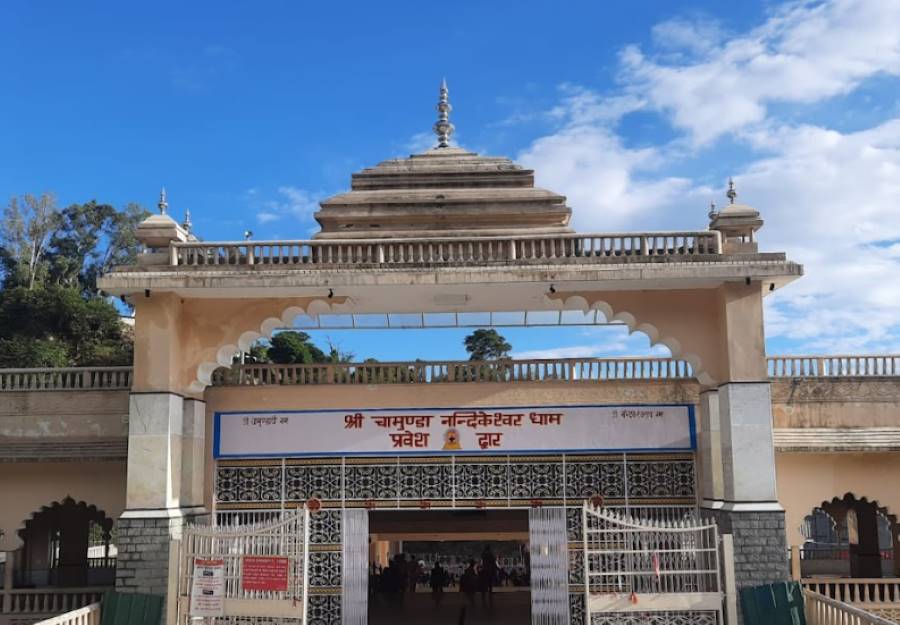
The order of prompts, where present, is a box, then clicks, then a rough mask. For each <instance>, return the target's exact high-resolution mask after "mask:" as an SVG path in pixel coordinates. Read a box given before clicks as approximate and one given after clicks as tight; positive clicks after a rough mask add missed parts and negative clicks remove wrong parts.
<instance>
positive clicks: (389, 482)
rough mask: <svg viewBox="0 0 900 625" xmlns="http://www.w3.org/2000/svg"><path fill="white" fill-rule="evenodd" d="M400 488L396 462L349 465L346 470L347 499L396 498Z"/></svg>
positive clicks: (345, 492) (345, 496) (345, 494)
mask: <svg viewBox="0 0 900 625" xmlns="http://www.w3.org/2000/svg"><path fill="white" fill-rule="evenodd" d="M399 488H400V484H399V482H398V479H397V465H396V464H381V465H378V464H376V465H348V466H347V467H346V468H345V470H344V498H345V499H395V498H396V497H397V493H398V492H399Z"/></svg>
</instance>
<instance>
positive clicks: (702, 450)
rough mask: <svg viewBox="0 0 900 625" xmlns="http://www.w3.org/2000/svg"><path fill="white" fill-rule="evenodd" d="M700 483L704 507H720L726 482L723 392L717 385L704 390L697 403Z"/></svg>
mask: <svg viewBox="0 0 900 625" xmlns="http://www.w3.org/2000/svg"><path fill="white" fill-rule="evenodd" d="M697 412H698V415H697V418H698V421H699V425H700V427H699V428H698V429H697V465H698V479H697V486H698V489H699V492H700V500H701V501H702V502H703V505H704V507H707V508H720V507H721V506H722V500H723V499H724V491H723V486H722V447H721V432H720V430H719V393H718V390H717V389H706V390H703V391H701V392H700V401H699V403H698V406H697Z"/></svg>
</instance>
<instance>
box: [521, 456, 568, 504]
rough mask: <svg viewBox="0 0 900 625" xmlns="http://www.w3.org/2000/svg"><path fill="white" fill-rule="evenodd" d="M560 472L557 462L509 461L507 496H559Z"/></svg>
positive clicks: (560, 486)
mask: <svg viewBox="0 0 900 625" xmlns="http://www.w3.org/2000/svg"><path fill="white" fill-rule="evenodd" d="M562 473H563V471H562V464H559V463H552V464H551V463H549V462H540V463H534V464H532V463H522V464H519V463H511V464H510V465H509V491H510V492H509V496H510V497H512V498H513V499H533V498H552V497H560V496H561V495H562V493H561V492H560V491H561V490H562V484H563V474H562Z"/></svg>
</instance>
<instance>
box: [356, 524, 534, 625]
mask: <svg viewBox="0 0 900 625" xmlns="http://www.w3.org/2000/svg"><path fill="white" fill-rule="evenodd" d="M528 536H529V534H528V511H527V510H452V511H451V510H447V511H419V510H417V511H374V512H372V513H371V514H370V517H369V573H370V578H369V582H370V583H369V624H370V625H401V624H409V625H413V624H415V625H419V624H421V623H429V625H445V624H446V625H451V624H452V625H456V624H457V623H460V622H462V621H464V622H465V623H466V625H481V624H488V623H490V624H496V625H505V624H507V623H508V624H515V625H521V624H522V623H529V622H531V593H530V579H531V568H530V562H529V555H528Z"/></svg>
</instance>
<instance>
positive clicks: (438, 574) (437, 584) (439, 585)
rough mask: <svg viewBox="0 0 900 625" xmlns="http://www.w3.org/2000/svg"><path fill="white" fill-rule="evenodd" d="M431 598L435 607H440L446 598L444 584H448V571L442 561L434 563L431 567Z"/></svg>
mask: <svg viewBox="0 0 900 625" xmlns="http://www.w3.org/2000/svg"><path fill="white" fill-rule="evenodd" d="M429 581H430V583H431V598H432V599H433V600H434V607H436V608H439V607H440V606H441V602H442V601H443V600H444V586H446V585H447V572H446V571H445V570H444V567H442V566H441V563H440V562H437V561H436V562H435V563H434V568H432V569H431V579H430V580H429Z"/></svg>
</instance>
